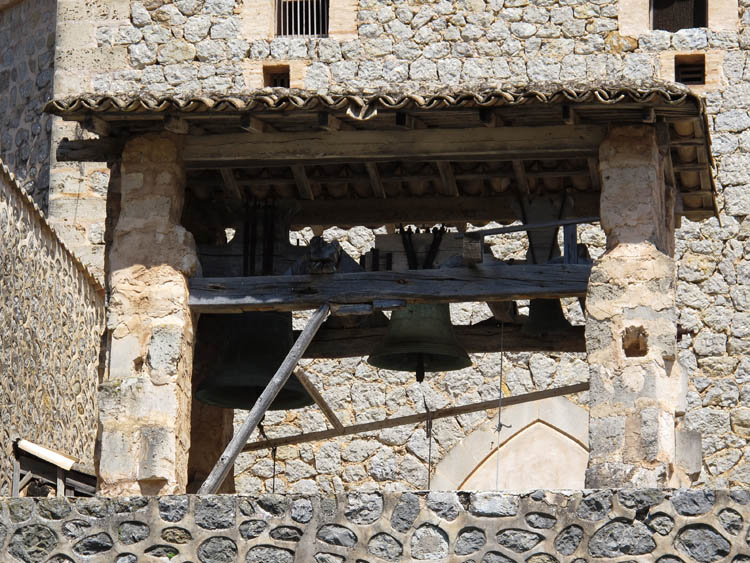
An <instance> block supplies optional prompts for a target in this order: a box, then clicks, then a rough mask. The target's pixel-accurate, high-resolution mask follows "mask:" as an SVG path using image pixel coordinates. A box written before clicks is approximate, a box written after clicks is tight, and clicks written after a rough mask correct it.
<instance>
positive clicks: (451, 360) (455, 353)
mask: <svg viewBox="0 0 750 563" xmlns="http://www.w3.org/2000/svg"><path fill="white" fill-rule="evenodd" d="M407 348H408V349H407V350H404V351H403V352H400V351H398V350H396V349H394V348H393V347H391V351H389V352H388V353H378V352H375V353H374V354H372V355H371V356H370V357H369V358H367V363H369V364H370V365H371V366H375V367H376V368H381V369H387V370H390V371H410V372H417V371H419V368H420V365H419V364H420V356H421V358H422V360H423V361H424V371H425V372H426V373H435V372H443V371H456V370H459V369H464V368H468V367H471V358H469V356H468V355H467V354H466V352H464V351H463V350H461V349H458V348H456V349H451V350H446V351H445V354H439V353H436V352H435V351H434V348H433V349H432V350H431V351H430V352H427V351H425V352H419V351H415V347H413V346H411V347H407Z"/></svg>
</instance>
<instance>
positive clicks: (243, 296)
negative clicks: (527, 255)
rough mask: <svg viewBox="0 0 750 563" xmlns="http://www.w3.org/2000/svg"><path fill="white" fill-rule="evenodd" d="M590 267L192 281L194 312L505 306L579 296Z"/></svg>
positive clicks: (505, 267) (479, 268) (497, 267)
mask: <svg viewBox="0 0 750 563" xmlns="http://www.w3.org/2000/svg"><path fill="white" fill-rule="evenodd" d="M590 271H591V266H590V265H588V264H541V265H528V264H524V265H518V266H508V265H504V264H492V265H487V264H481V265H478V266H475V267H473V268H445V269H436V270H409V271H405V272H383V271H379V272H356V273H347V274H325V275H296V276H255V277H232V278H192V279H191V280H190V306H191V307H192V309H193V311H194V312H196V313H239V312H241V311H264V310H265V311H268V310H273V311H297V310H305V309H315V308H317V307H319V306H321V305H322V304H325V303H372V302H373V301H374V300H376V299H402V300H404V301H407V302H409V303H459V302H468V301H508V300H516V299H530V298H549V299H551V298H560V297H583V296H584V295H585V294H586V288H587V285H588V277H589V273H590Z"/></svg>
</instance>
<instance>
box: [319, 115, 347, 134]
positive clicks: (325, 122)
mask: <svg viewBox="0 0 750 563" xmlns="http://www.w3.org/2000/svg"><path fill="white" fill-rule="evenodd" d="M318 128H319V129H320V130H321V131H353V130H354V127H353V126H352V125H351V124H350V123H346V122H345V121H342V120H341V119H339V118H338V117H336V116H335V115H333V114H331V113H328V112H326V111H321V112H318Z"/></svg>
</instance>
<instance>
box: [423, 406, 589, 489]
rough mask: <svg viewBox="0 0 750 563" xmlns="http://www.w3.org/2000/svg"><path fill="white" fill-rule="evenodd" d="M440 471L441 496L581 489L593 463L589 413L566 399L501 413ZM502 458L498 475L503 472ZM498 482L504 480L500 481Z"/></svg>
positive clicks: (445, 461) (436, 481) (459, 448)
mask: <svg viewBox="0 0 750 563" xmlns="http://www.w3.org/2000/svg"><path fill="white" fill-rule="evenodd" d="M502 414H503V416H502V419H503V423H504V424H507V425H509V426H510V427H504V428H503V430H502V432H501V433H500V447H499V448H498V447H497V444H498V440H497V431H496V428H497V417H495V418H494V419H492V420H490V421H487V422H486V423H484V424H483V425H481V426H480V427H479V428H477V429H476V430H474V432H472V433H471V434H470V435H469V436H467V437H466V438H465V439H464V440H462V441H461V443H459V444H457V445H456V446H455V447H454V448H453V449H452V450H451V451H450V452H448V454H447V455H446V456H445V457H444V458H443V460H442V461H441V462H440V463H439V464H438V465H437V467H436V468H435V473H434V475H433V477H432V488H433V489H436V490H456V489H459V490H493V489H505V490H528V489H582V488H583V487H584V478H585V472H586V465H587V463H588V411H586V409H584V408H582V407H580V406H578V405H576V404H575V403H573V402H572V401H570V400H568V399H566V398H564V397H553V398H550V399H544V400H542V401H536V402H534V403H526V404H522V405H514V406H510V407H505V408H503V409H502ZM498 454H499V456H500V459H499V472H498V469H497V468H498V457H497V456H498ZM498 477H499V478H498Z"/></svg>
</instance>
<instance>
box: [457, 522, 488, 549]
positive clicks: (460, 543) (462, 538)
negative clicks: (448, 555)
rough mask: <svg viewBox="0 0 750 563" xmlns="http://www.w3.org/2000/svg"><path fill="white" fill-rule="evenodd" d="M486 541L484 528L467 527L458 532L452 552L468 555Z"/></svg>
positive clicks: (482, 545) (480, 547) (481, 546)
mask: <svg viewBox="0 0 750 563" xmlns="http://www.w3.org/2000/svg"><path fill="white" fill-rule="evenodd" d="M485 543H487V536H486V534H485V533H484V530H480V529H479V528H474V527H469V528H464V529H463V530H461V531H460V532H458V538H456V543H455V545H454V546H453V552H454V553H455V554H456V555H470V554H472V553H474V552H475V551H479V550H480V549H482V548H483V547H484V544H485Z"/></svg>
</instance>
